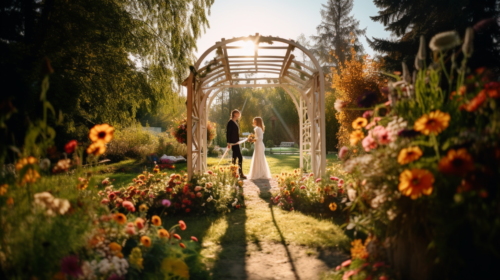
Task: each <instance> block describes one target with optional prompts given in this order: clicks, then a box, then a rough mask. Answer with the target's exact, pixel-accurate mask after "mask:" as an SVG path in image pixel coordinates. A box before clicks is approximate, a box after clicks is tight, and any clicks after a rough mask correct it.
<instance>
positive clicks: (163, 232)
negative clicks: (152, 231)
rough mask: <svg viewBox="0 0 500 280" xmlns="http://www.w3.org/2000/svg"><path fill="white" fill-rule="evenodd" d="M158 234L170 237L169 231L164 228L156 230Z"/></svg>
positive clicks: (162, 236)
mask: <svg viewBox="0 0 500 280" xmlns="http://www.w3.org/2000/svg"><path fill="white" fill-rule="evenodd" d="M158 236H159V237H160V238H170V233H168V231H167V230H166V229H160V230H159V231H158Z"/></svg>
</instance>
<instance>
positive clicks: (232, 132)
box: [226, 120, 243, 175]
mask: <svg viewBox="0 0 500 280" xmlns="http://www.w3.org/2000/svg"><path fill="white" fill-rule="evenodd" d="M226 140H227V143H228V144H234V143H237V142H238V141H240V127H239V125H238V124H237V123H235V122H234V121H233V120H229V122H227V128H226ZM231 150H232V151H233V164H236V159H238V165H239V166H240V170H239V171H240V175H243V167H242V165H243V155H242V154H241V150H240V145H234V146H232V147H231Z"/></svg>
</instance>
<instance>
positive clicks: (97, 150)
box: [87, 141, 106, 156]
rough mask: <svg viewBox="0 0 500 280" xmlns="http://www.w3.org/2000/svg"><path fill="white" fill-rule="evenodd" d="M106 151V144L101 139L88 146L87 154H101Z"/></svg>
mask: <svg viewBox="0 0 500 280" xmlns="http://www.w3.org/2000/svg"><path fill="white" fill-rule="evenodd" d="M104 152H106V146H105V145H104V143H103V142H101V141H99V142H94V143H92V144H90V146H89V147H88V148H87V154H89V155H90V154H92V155H94V156H100V155H102V154H104Z"/></svg>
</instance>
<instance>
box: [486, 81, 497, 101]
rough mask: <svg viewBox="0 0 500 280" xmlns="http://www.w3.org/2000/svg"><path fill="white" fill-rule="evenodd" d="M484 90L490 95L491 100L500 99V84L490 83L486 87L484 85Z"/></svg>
mask: <svg viewBox="0 0 500 280" xmlns="http://www.w3.org/2000/svg"><path fill="white" fill-rule="evenodd" d="M484 89H485V90H486V93H488V96H489V97H491V98H498V97H500V83H498V82H489V83H487V84H486V85H484Z"/></svg>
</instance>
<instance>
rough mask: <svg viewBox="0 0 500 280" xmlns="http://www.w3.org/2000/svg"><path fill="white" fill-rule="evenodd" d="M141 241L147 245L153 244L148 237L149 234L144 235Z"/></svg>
mask: <svg viewBox="0 0 500 280" xmlns="http://www.w3.org/2000/svg"><path fill="white" fill-rule="evenodd" d="M141 243H142V245H144V246H145V247H150V246H151V239H150V238H149V237H147V236H142V237H141Z"/></svg>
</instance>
